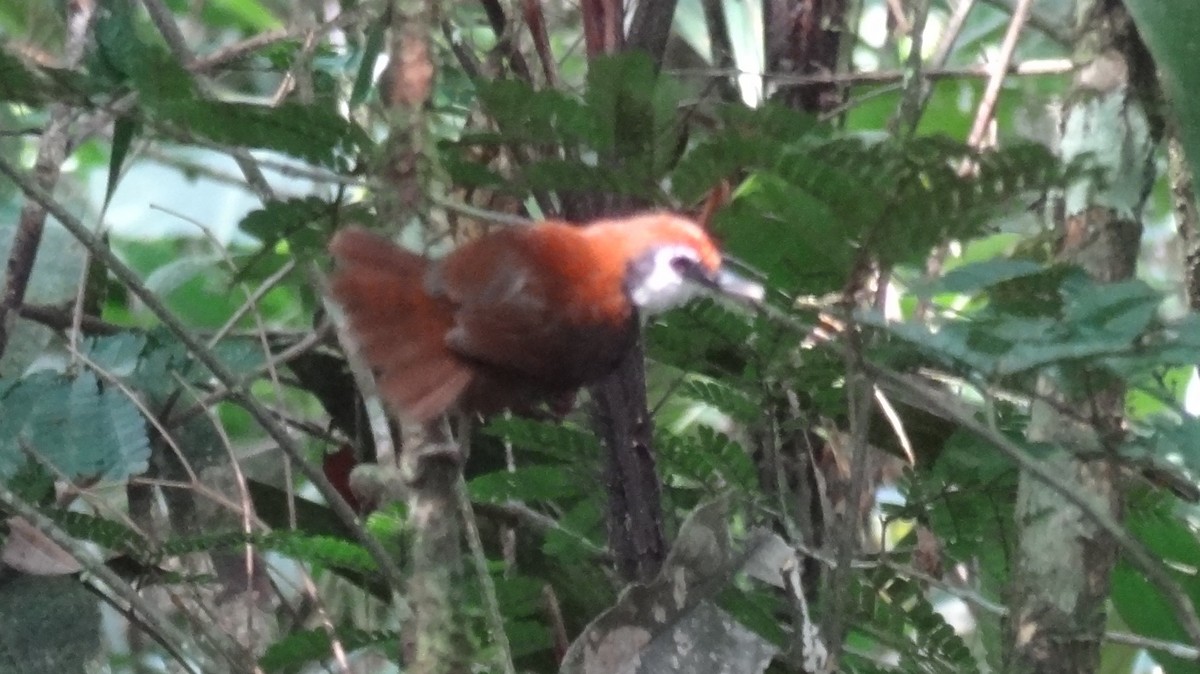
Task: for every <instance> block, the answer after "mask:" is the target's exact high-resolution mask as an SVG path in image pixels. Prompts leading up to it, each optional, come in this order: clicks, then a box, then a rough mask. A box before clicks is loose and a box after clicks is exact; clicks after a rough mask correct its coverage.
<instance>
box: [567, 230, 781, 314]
mask: <svg viewBox="0 0 1200 674" xmlns="http://www.w3.org/2000/svg"><path fill="white" fill-rule="evenodd" d="M585 231H586V232H587V235H588V236H589V237H590V238H592V239H593V240H594V241H595V242H596V244H597V245H598V246H599V247H600V248H601V249H602V250H603V251H604V252H605V254H606V255H616V256H618V257H619V259H620V260H621V261H622V263H623V264H624V265H625V269H624V273H625V291H626V292H627V293H628V294H629V298H630V300H631V301H632V302H633V303H634V304H635V305H637V307H638V308H640V309H642V310H644V311H647V312H651V313H654V312H659V311H665V310H667V309H670V308H672V307H676V306H679V305H680V304H683V303H684V302H686V301H688V300H689V299H691V298H692V297H694V296H696V295H697V294H701V293H706V292H707V293H710V294H716V295H723V296H727V297H731V298H734V299H739V300H743V301H748V302H752V303H758V302H761V301H762V299H763V294H764V291H763V287H762V286H761V285H759V284H757V283H754V282H753V281H750V280H747V279H745V278H742V277H741V276H739V275H737V274H735V273H734V272H732V271H730V270H729V269H727V268H725V267H724V266H723V264H722V259H721V252H720V250H718V248H717V245H716V243H715V242H714V241H713V240H712V237H711V236H709V234H708V232H706V231H705V230H704V229H703V228H702V227H700V225H698V224H696V223H695V222H693V221H691V220H689V219H687V218H684V217H681V216H678V215H674V214H671V213H649V214H646V215H640V216H635V217H631V218H622V219H619V220H606V221H601V222H597V223H595V224H592V225H590V226H588V227H587V228H586V229H585Z"/></svg>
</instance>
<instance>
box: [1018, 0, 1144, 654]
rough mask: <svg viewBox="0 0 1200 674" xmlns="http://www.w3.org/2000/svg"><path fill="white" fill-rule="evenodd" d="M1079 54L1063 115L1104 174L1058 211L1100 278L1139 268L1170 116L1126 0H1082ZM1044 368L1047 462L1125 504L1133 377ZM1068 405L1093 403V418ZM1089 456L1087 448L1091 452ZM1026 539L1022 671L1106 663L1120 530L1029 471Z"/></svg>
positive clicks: (1075, 484) (1038, 426)
mask: <svg viewBox="0 0 1200 674" xmlns="http://www.w3.org/2000/svg"><path fill="white" fill-rule="evenodd" d="M1077 16H1079V21H1080V25H1079V27H1078V30H1077V31H1076V34H1077V38H1076V39H1077V42H1076V45H1075V59H1074V60H1075V61H1076V62H1077V63H1080V64H1082V67H1081V69H1080V70H1079V71H1078V74H1077V75H1076V78H1075V81H1074V83H1073V86H1072V88H1073V91H1072V92H1071V94H1070V95H1069V96H1068V98H1067V100H1068V101H1070V103H1069V105H1068V107H1067V109H1066V110H1065V111H1064V116H1063V137H1062V148H1063V150H1062V153H1063V159H1064V160H1072V159H1075V158H1078V157H1080V156H1082V155H1085V154H1087V155H1092V156H1094V157H1096V158H1098V160H1099V161H1100V162H1101V163H1102V164H1103V166H1102V169H1103V174H1104V175H1105V182H1104V183H1103V184H1101V183H1098V182H1096V181H1095V180H1094V179H1091V178H1081V179H1080V180H1079V181H1078V182H1077V183H1075V184H1073V185H1070V186H1068V188H1067V189H1066V191H1065V193H1064V196H1063V198H1062V208H1061V209H1057V210H1059V211H1060V212H1061V213H1062V214H1063V215H1062V218H1063V219H1062V221H1061V222H1058V223H1056V225H1057V226H1058V228H1059V231H1060V234H1061V239H1060V246H1061V247H1060V251H1059V257H1060V258H1061V259H1063V260H1065V261H1069V262H1071V263H1073V264H1076V265H1078V266H1079V267H1081V268H1083V269H1084V270H1085V271H1086V272H1087V273H1088V274H1089V275H1090V276H1091V277H1092V278H1093V279H1095V280H1096V281H1097V282H1100V283H1109V282H1113V281H1120V280H1123V279H1127V278H1130V277H1132V275H1133V272H1134V269H1135V266H1136V263H1137V253H1138V244H1139V240H1140V238H1141V231H1142V224H1141V217H1142V209H1143V207H1144V205H1145V201H1146V197H1147V195H1148V194H1149V191H1150V186H1151V185H1152V184H1153V181H1154V178H1155V169H1154V159H1153V158H1154V152H1155V148H1156V147H1157V145H1158V141H1159V137H1160V134H1161V130H1162V129H1161V126H1162V125H1161V120H1159V119H1157V118H1156V117H1155V115H1154V112H1153V111H1154V110H1155V108H1156V106H1157V105H1158V103H1159V96H1158V94H1157V91H1155V90H1154V88H1153V84H1152V83H1153V82H1155V74H1154V69H1153V64H1152V62H1151V60H1150V57H1149V54H1148V53H1147V52H1146V50H1145V47H1144V46H1143V45H1142V43H1141V42H1140V40H1139V38H1138V36H1137V33H1136V32H1135V30H1134V28H1133V23H1132V21H1131V20H1130V19H1129V16H1128V14H1127V13H1126V10H1125V8H1124V6H1123V5H1122V4H1121V3H1120V2H1119V1H1118V0H1087V1H1085V2H1081V3H1080V6H1079V13H1078V15H1077ZM1067 376H1069V375H1068V374H1066V373H1065V372H1058V373H1055V374H1054V375H1051V374H1049V373H1047V374H1044V375H1043V376H1042V378H1041V379H1040V380H1039V382H1038V390H1039V393H1040V394H1041V395H1040V396H1039V400H1038V401H1036V402H1035V403H1034V405H1033V408H1032V409H1031V421H1030V425H1029V430H1028V436H1029V438H1030V439H1031V440H1034V441H1037V442H1042V443H1047V444H1049V445H1051V446H1054V447H1057V448H1058V449H1056V450H1055V451H1053V452H1051V453H1050V454H1049V456H1047V457H1046V459H1045V462H1046V465H1048V466H1049V467H1050V468H1052V469H1054V470H1055V471H1056V472H1057V474H1058V475H1060V476H1062V479H1063V480H1064V481H1065V482H1067V484H1068V486H1070V487H1071V488H1073V489H1074V490H1077V491H1078V492H1079V493H1081V494H1086V495H1088V498H1089V500H1090V501H1091V505H1092V507H1094V508H1096V509H1098V510H1100V511H1102V512H1103V513H1105V515H1107V516H1109V517H1111V518H1112V519H1113V520H1116V521H1119V520H1120V519H1121V516H1122V513H1123V499H1122V490H1121V485H1120V482H1119V480H1120V475H1119V470H1118V465H1117V462H1116V461H1114V460H1113V459H1114V458H1115V453H1116V451H1117V445H1118V443H1119V442H1120V441H1121V439H1122V436H1123V430H1122V428H1123V421H1124V420H1123V412H1124V399H1125V391H1124V387H1123V386H1122V385H1121V384H1119V383H1114V382H1111V381H1098V378H1097V377H1093V376H1089V375H1088V374H1087V373H1078V374H1076V375H1075V376H1074V377H1073V378H1072V380H1071V381H1065V380H1064V378H1065V377H1067ZM1060 409H1080V410H1086V411H1088V412H1089V413H1090V414H1089V416H1090V418H1089V419H1088V420H1087V422H1086V423H1083V422H1080V421H1077V420H1075V419H1071V418H1068V417H1066V416H1064V415H1063V414H1062V413H1061V412H1060V411H1059V410H1060ZM1081 457H1088V458H1081ZM1016 507H1017V512H1016V516H1017V529H1018V535H1019V540H1018V545H1017V554H1016V557H1017V559H1016V564H1015V570H1014V572H1013V574H1012V577H1013V592H1012V598H1013V601H1012V607H1011V608H1012V612H1011V617H1010V624H1009V625H1008V631H1009V634H1008V639H1009V643H1010V645H1011V648H1012V655H1011V660H1012V662H1010V663H1009V665H1010V668H1011V669H1012V670H1013V671H1023V672H1080V673H1083V672H1094V671H1096V669H1097V668H1098V667H1099V663H1100V644H1101V643H1102V642H1103V636H1104V625H1105V610H1106V602H1107V598H1108V594H1109V593H1108V587H1109V580H1110V576H1111V573H1112V568H1113V565H1114V564H1115V562H1116V556H1117V555H1116V550H1117V546H1116V545H1114V540H1113V537H1112V535H1111V534H1109V533H1108V532H1105V531H1104V530H1103V529H1101V528H1100V527H1099V526H1098V525H1097V524H1096V522H1095V520H1094V519H1092V518H1088V517H1086V516H1085V514H1084V512H1083V510H1082V509H1081V508H1080V507H1079V506H1078V505H1076V504H1073V503H1071V502H1070V501H1068V500H1067V499H1065V498H1064V497H1063V495H1062V493H1061V492H1059V491H1055V490H1052V489H1049V488H1048V487H1047V486H1046V485H1045V484H1044V483H1042V482H1040V481H1038V480H1036V479H1035V478H1034V477H1033V476H1031V475H1030V474H1029V473H1028V472H1023V473H1022V475H1021V480H1020V483H1019V486H1018V494H1017V504H1016Z"/></svg>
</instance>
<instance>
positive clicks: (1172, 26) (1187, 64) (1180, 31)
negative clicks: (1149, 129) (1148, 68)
mask: <svg viewBox="0 0 1200 674" xmlns="http://www.w3.org/2000/svg"><path fill="white" fill-rule="evenodd" d="M1125 6H1126V7H1127V8H1129V13H1130V14H1131V15H1133V21H1134V23H1135V24H1136V25H1137V29H1138V35H1140V36H1141V38H1142V40H1144V41H1145V43H1146V46H1147V47H1148V48H1149V49H1150V53H1151V54H1152V55H1153V56H1154V62H1155V65H1156V66H1157V69H1158V72H1159V74H1160V76H1161V78H1162V82H1163V86H1164V88H1165V89H1166V91H1167V95H1168V96H1169V97H1170V98H1171V108H1172V110H1173V111H1174V115H1175V119H1176V120H1177V121H1178V123H1179V135H1180V138H1181V140H1182V141H1183V146H1184V153H1185V154H1186V155H1187V159H1188V161H1189V163H1190V164H1191V166H1192V175H1196V176H1200V69H1197V68H1196V64H1197V63H1200V40H1197V39H1196V26H1200V3H1196V2H1193V1H1192V0H1127V1H1126V2H1125Z"/></svg>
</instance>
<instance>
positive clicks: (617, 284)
mask: <svg viewBox="0 0 1200 674" xmlns="http://www.w3.org/2000/svg"><path fill="white" fill-rule="evenodd" d="M328 248H329V252H330V253H331V256H332V257H333V259H334V263H335V266H334V271H333V273H332V274H331V276H330V283H329V291H330V294H331V296H332V298H333V299H334V300H335V302H336V304H337V305H338V306H340V308H341V312H342V314H343V315H344V316H345V319H346V325H347V332H348V333H349V335H350V337H351V339H352V341H353V342H355V343H356V348H357V349H358V352H359V353H360V354H361V356H362V358H363V359H364V360H365V362H366V363H367V364H368V365H369V366H370V367H371V369H372V370H373V372H374V374H375V378H376V384H377V389H378V392H379V395H380V397H381V398H382V400H383V401H384V402H385V403H386V404H387V405H388V407H389V408H390V409H391V411H392V412H393V414H394V415H396V416H397V418H399V419H401V420H409V421H413V422H417V423H428V422H430V421H432V420H434V419H436V418H438V417H440V416H441V415H443V414H445V413H447V412H450V411H459V412H463V413H467V414H479V415H483V416H490V415H494V414H497V413H499V412H503V411H506V410H510V411H513V412H515V413H519V414H520V413H525V412H529V411H532V410H534V409H536V408H537V406H538V405H540V404H542V403H549V404H551V406H553V403H555V402H559V403H561V402H562V401H568V404H570V402H573V401H574V396H575V393H576V392H577V391H578V390H579V389H580V388H582V387H584V386H587V385H589V384H593V383H595V382H597V381H599V380H600V379H602V378H603V377H605V376H606V375H608V374H610V373H611V372H613V371H614V370H615V369H616V368H617V366H618V365H619V364H620V363H621V362H622V360H623V359H624V357H625V356H626V355H627V354H628V352H629V350H630V349H631V348H632V347H633V344H634V342H635V340H636V338H637V334H638V330H639V328H640V324H639V323H640V319H639V316H641V315H645V314H653V313H658V312H661V311H664V310H666V309H669V308H672V307H675V306H678V305H680V304H683V303H685V302H686V301H688V300H689V299H691V298H692V297H694V296H696V295H697V294H701V293H709V294H715V295H721V296H727V297H730V298H734V299H735V300H741V301H743V302H746V303H750V304H756V303H761V302H762V300H763V295H764V290H763V287H762V286H761V285H760V284H758V283H755V282H753V281H750V280H748V279H746V278H744V277H742V276H740V275H738V274H736V273H734V272H732V271H730V270H729V268H728V266H726V265H724V264H723V260H722V256H721V253H720V250H719V249H718V247H717V244H716V242H715V241H714V240H713V238H712V237H711V236H710V234H709V233H708V232H707V231H706V230H705V229H704V228H703V227H702V226H700V225H699V224H697V223H696V222H695V221H693V220H691V219H689V218H687V217H685V216H682V215H679V214H676V213H673V212H646V213H639V214H634V215H630V216H625V217H615V218H606V219H600V220H596V221H592V222H590V223H587V224H583V225H575V224H572V223H569V222H566V221H562V220H544V221H541V222H539V223H536V224H531V225H527V226H510V227H505V228H501V229H495V230H492V231H489V232H487V233H485V234H482V235H480V236H478V237H477V238H474V239H472V240H470V241H468V242H466V243H464V244H462V245H461V246H459V247H458V248H457V249H455V250H453V251H452V252H450V253H449V254H447V255H446V256H444V257H441V258H439V259H430V258H428V257H426V256H424V255H421V254H418V253H415V252H412V251H410V250H407V249H405V248H402V247H400V246H398V245H397V244H395V243H393V242H392V241H391V240H389V239H387V238H386V237H384V236H381V235H379V234H376V233H373V232H371V231H369V230H366V229H364V228H361V227H359V226H351V227H348V228H344V229H341V230H339V231H338V232H337V233H335V235H334V236H333V238H332V239H331V240H330V243H329V247H328Z"/></svg>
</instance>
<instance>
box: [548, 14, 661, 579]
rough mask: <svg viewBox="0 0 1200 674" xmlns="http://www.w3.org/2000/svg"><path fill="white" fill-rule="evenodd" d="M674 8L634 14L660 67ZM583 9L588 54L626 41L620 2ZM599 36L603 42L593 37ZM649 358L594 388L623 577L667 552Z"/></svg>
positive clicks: (583, 210) (604, 200) (657, 563)
mask: <svg viewBox="0 0 1200 674" xmlns="http://www.w3.org/2000/svg"><path fill="white" fill-rule="evenodd" d="M649 6H653V7H649ZM668 6H669V7H668ZM648 7H649V8H648ZM674 7H675V2H674V0H669V1H662V0H659V1H654V0H651V2H647V3H642V5H641V9H640V10H639V14H638V16H635V18H634V25H635V29H637V30H640V31H641V32H640V33H639V34H638V38H637V41H636V42H633V41H631V42H630V43H629V45H628V46H629V47H630V48H636V49H642V50H643V51H646V52H647V54H648V55H649V56H650V58H651V60H653V61H654V63H655V66H656V67H657V66H660V65H661V64H662V57H663V51H664V50H665V49H666V44H667V35H668V33H669V31H670V29H671V20H670V19H671V15H673V14H674ZM668 8H669V11H670V13H669V14H667V19H666V21H662V20H660V19H661V17H660V16H659V14H660V13H661V12H663V11H664V10H666V9H668ZM583 9H584V26H585V33H586V34H587V36H588V39H589V44H588V55H589V56H590V57H594V56H596V55H598V54H601V53H613V52H616V51H619V50H621V49H622V48H624V47H625V45H626V41H625V40H624V37H623V36H622V35H621V33H620V28H621V26H622V20H623V16H624V14H623V10H622V6H621V3H620V2H617V1H615V0H586V1H585V2H584V4H583ZM643 11H645V12H649V13H648V14H643ZM639 17H640V18H639ZM589 25H590V26H591V28H589V27H588V26H589ZM596 26H601V27H602V28H596ZM637 26H641V28H637ZM597 33H599V35H597ZM595 39H600V40H601V43H600V44H593V43H591V42H590V40H595ZM564 206H565V210H566V211H567V214H568V215H569V216H570V217H571V218H573V219H577V220H581V221H582V220H590V219H593V218H595V217H598V216H601V215H611V214H613V213H615V212H620V211H622V210H628V209H630V208H631V207H634V206H635V204H633V203H631V202H630V200H629V199H623V198H615V197H613V196H612V195H604V194H584V195H576V196H575V197H574V198H572V199H571V200H569V201H568V202H566V203H565V204H564ZM645 358H646V354H645V350H644V349H643V347H642V342H641V339H638V340H636V341H635V343H634V345H633V347H632V348H631V349H630V350H629V353H628V354H627V355H626V357H625V360H624V361H623V362H622V363H621V365H620V366H619V367H618V368H617V370H616V371H615V372H613V373H612V374H610V375H609V376H608V377H606V378H605V379H604V380H603V381H601V382H600V383H599V384H597V385H596V386H593V387H592V390H591V394H592V399H593V403H594V407H593V410H592V418H593V425H594V426H595V428H596V431H597V434H598V435H599V436H600V437H601V439H602V440H603V441H604V444H605V447H606V448H607V450H608V452H607V464H606V468H605V487H606V489H607V492H608V538H609V546H610V547H611V548H612V550H613V554H614V556H615V559H616V565H617V570H618V571H619V572H620V574H621V576H622V577H623V578H625V579H626V580H649V579H651V578H653V577H654V576H655V575H656V574H657V573H658V570H659V568H660V567H661V566H662V563H663V560H665V559H666V555H667V544H666V534H665V533H664V530H663V509H662V485H661V483H660V481H659V477H658V468H657V462H656V461H655V457H654V440H653V436H654V426H653V421H652V420H651V418H650V409H649V404H648V402H647V400H646V366H645Z"/></svg>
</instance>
